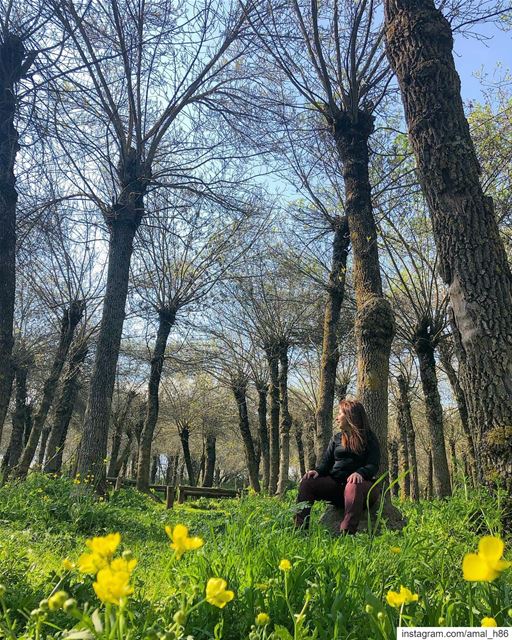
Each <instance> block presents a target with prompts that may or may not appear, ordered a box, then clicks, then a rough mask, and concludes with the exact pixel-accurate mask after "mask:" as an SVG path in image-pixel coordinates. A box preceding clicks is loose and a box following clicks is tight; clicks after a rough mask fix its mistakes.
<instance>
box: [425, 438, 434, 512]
mask: <svg viewBox="0 0 512 640" xmlns="http://www.w3.org/2000/svg"><path fill="white" fill-rule="evenodd" d="M426 493H427V499H428V500H432V498H433V497H434V457H433V455H432V451H430V450H429V452H428V472H427V491H426Z"/></svg>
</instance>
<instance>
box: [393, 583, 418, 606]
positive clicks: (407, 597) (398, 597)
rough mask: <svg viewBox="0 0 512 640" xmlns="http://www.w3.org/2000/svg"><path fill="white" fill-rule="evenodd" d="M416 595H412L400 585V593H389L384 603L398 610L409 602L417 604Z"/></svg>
mask: <svg viewBox="0 0 512 640" xmlns="http://www.w3.org/2000/svg"><path fill="white" fill-rule="evenodd" d="M417 601H418V594H417V593H412V591H410V590H409V589H407V588H406V587H403V586H402V585H400V592H397V591H389V592H388V594H387V596H386V602H387V603H388V604H389V606H390V607H397V608H400V607H401V606H402V605H404V604H409V603H410V602H417Z"/></svg>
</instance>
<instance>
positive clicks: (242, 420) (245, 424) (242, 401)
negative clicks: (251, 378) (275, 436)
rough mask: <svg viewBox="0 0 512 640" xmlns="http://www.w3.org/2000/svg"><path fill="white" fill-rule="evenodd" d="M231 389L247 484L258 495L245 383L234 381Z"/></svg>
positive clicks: (256, 469)
mask: <svg viewBox="0 0 512 640" xmlns="http://www.w3.org/2000/svg"><path fill="white" fill-rule="evenodd" d="M231 389H232V391H233V395H234V396H235V400H236V403H237V405H238V425H239V429H240V435H241V436H242V441H243V443H244V451H245V461H246V464H247V470H248V472H249V482H250V485H251V487H252V489H254V491H256V492H258V493H259V491H260V481H259V478H258V465H257V464H256V456H255V451H254V442H253V439H252V435H251V428H250V425H249V414H248V413H247V395H246V394H247V383H246V382H244V381H240V380H234V381H233V384H232V386H231Z"/></svg>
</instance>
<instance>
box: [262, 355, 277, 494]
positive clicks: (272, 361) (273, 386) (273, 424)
mask: <svg viewBox="0 0 512 640" xmlns="http://www.w3.org/2000/svg"><path fill="white" fill-rule="evenodd" d="M265 353H266V356H267V362H268V369H269V373H270V475H269V481H268V492H269V494H270V495H274V494H275V493H276V491H277V481H278V479H279V411H280V409H279V351H278V349H277V345H276V344H274V343H273V344H269V345H265Z"/></svg>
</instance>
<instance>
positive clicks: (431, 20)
mask: <svg viewBox="0 0 512 640" xmlns="http://www.w3.org/2000/svg"><path fill="white" fill-rule="evenodd" d="M385 17H386V38H387V52H388V56H389V60H390V62H391V65H392V67H393V69H394V70H395V73H396V75H397V77H398V81H399V84H400V90H401V94H402V100H403V103H404V108H405V116H406V120H407V123H408V127H409V138H410V140H411V144H412V147H413V150H414V154H415V156H416V162H417V167H418V173H419V176H420V182H421V186H422V189H423V193H424V194H425V197H426V200H427V203H428V206H429V209H430V213H431V216H432V224H433V230H434V236H435V240H436V245H437V251H438V256H439V272H440V274H441V277H442V279H443V281H444V282H445V284H446V285H447V286H448V290H449V294H450V303H451V306H452V309H453V316H454V320H455V325H456V331H457V333H458V337H457V340H458V342H460V344H461V346H462V362H460V363H459V366H460V367H462V368H463V379H464V388H465V392H466V400H467V402H468V412H469V422H470V428H471V432H472V434H474V435H476V442H475V444H476V449H477V458H480V461H481V463H482V469H483V475H484V478H483V479H484V480H485V481H486V482H497V483H500V484H502V485H503V486H504V487H505V489H506V490H508V495H512V314H511V313H510V309H511V308H512V274H511V270H510V265H509V263H508V260H507V256H506V253H505V249H504V246H503V242H502V241H501V238H500V235H499V229H498V224H497V221H496V217H495V215H494V205H493V201H492V199H491V198H489V197H487V196H485V195H484V193H483V190H482V186H481V183H480V173H481V169H480V166H479V163H478V160H477V157H476V152H475V149H474V145H473V142H472V140H471V136H470V132H469V126H468V122H467V120H466V117H465V115H464V106H463V102H462V98H461V94H460V79H459V76H458V75H457V72H456V69H455V64H454V60H453V54H452V49H453V37H452V33H451V28H450V24H449V23H448V21H447V20H446V19H445V18H444V16H443V15H442V13H441V12H440V11H439V10H437V9H436V7H435V5H434V2H433V0H423V2H418V1H417V0H386V1H385ZM510 506H511V509H512V505H510ZM509 524H510V523H509Z"/></svg>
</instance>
